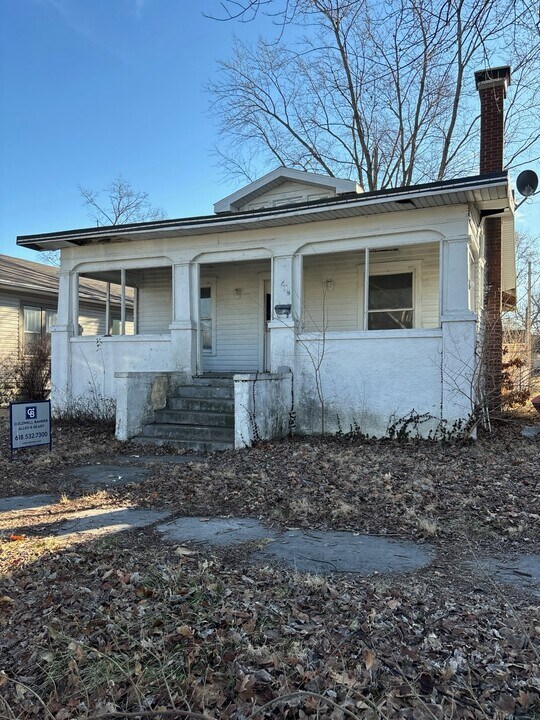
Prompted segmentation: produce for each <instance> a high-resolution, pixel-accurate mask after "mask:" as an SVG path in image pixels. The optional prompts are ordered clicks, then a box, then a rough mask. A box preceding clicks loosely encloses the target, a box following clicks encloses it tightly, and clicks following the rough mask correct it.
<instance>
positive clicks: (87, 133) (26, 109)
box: [0, 0, 540, 259]
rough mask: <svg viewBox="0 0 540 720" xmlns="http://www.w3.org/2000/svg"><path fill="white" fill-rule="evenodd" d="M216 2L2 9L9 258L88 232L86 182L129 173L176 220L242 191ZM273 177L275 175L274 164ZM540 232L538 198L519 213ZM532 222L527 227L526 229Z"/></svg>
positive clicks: (99, 0) (2, 139) (65, 1)
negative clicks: (227, 134) (223, 160)
mask: <svg viewBox="0 0 540 720" xmlns="http://www.w3.org/2000/svg"><path fill="white" fill-rule="evenodd" d="M218 6H219V3H218V0H199V1H198V2H197V0H0V252H2V253H7V254H11V255H19V256H22V257H28V258H31V259H36V255H35V253H33V252H31V251H25V250H21V249H19V248H17V246H16V245H15V238H16V236H17V235H18V234H29V233H34V232H50V231H54V230H65V229H70V228H76V227H84V226H87V225H89V224H91V221H90V220H89V219H88V216H87V214H86V210H85V208H84V207H83V205H82V201H81V198H80V195H79V191H78V189H77V186H78V184H81V185H83V186H85V187H89V188H93V189H96V190H97V189H101V188H103V187H104V186H106V185H107V184H108V183H109V182H110V181H111V180H112V179H113V178H114V177H116V176H117V175H118V174H119V173H121V174H122V175H123V176H124V177H125V178H126V179H128V180H129V181H130V182H131V183H132V184H133V186H134V188H135V189H137V190H145V191H147V192H148V193H149V195H150V198H151V200H152V202H153V204H155V205H159V206H161V207H163V208H164V209H165V210H166V212H167V215H168V217H181V216H184V215H197V214H205V213H210V212H212V205H213V203H214V202H215V201H216V200H219V199H220V198H221V197H223V196H225V195H227V194H228V193H229V192H232V190H233V189H235V187H236V182H234V183H226V182H223V178H222V176H221V174H220V171H219V169H218V168H217V167H216V160H215V157H213V155H212V147H213V145H214V143H215V142H216V139H217V138H216V134H215V127H214V124H213V122H212V120H211V119H210V118H209V116H208V104H209V97H208V95H207V94H206V93H205V92H204V89H203V88H204V85H205V83H207V82H208V80H210V79H211V78H212V77H213V76H215V73H216V72H217V67H216V60H217V59H218V58H222V57H227V56H228V55H229V53H230V50H231V47H232V42H233V38H234V35H235V34H236V35H237V36H239V37H240V38H243V39H246V38H249V37H251V38H253V39H254V38H255V37H256V35H257V34H258V33H259V32H261V30H265V29H268V24H269V23H268V21H266V22H265V21H264V20H263V19H261V20H260V21H258V22H256V23H250V24H240V23H232V22H231V23H223V22H216V21H212V20H210V19H207V18H205V17H204V16H203V11H206V12H211V11H214V12H215V11H216V9H217V8H218ZM269 169H270V168H269ZM520 215H521V216H522V218H523V223H524V226H526V227H528V229H530V230H532V231H533V232H536V227H537V226H538V224H539V218H540V212H539V211H538V202H537V201H536V200H535V201H534V202H533V204H532V205H530V206H528V207H526V208H525V207H524V210H522V211H521V212H520ZM522 226H523V225H522Z"/></svg>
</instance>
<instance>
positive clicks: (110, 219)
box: [39, 175, 167, 267]
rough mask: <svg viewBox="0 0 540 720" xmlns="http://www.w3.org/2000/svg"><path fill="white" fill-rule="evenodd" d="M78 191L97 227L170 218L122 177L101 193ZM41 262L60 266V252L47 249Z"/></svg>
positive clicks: (41, 257) (42, 255)
mask: <svg viewBox="0 0 540 720" xmlns="http://www.w3.org/2000/svg"><path fill="white" fill-rule="evenodd" d="M78 187H79V192H80V193H81V197H82V198H83V200H84V205H85V206H86V209H87V210H88V216H89V217H90V218H91V219H92V221H93V222H95V223H96V225H98V226H99V225H125V224H126V223H132V222H144V221H145V220H162V219H163V218H166V217H167V215H166V213H165V211H164V210H163V208H160V207H155V206H153V205H152V204H151V202H150V199H149V196H148V193H147V192H143V191H140V190H135V189H134V188H133V186H132V184H131V183H130V182H129V180H125V179H124V178H123V177H122V175H118V177H116V178H114V180H112V181H111V183H110V184H109V185H108V186H107V187H106V188H105V189H104V190H102V191H96V190H90V189H88V188H84V187H82V186H81V185H79V186H78ZM39 260H40V262H44V263H46V264H47V265H55V266H56V267H59V265H60V252H59V251H58V250H45V251H43V252H40V253H39Z"/></svg>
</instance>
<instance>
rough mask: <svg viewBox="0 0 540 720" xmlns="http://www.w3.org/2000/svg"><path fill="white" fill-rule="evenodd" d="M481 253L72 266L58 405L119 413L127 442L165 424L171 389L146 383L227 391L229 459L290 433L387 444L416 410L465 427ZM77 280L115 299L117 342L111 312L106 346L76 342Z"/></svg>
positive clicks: (331, 251) (431, 239)
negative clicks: (398, 421) (81, 401)
mask: <svg viewBox="0 0 540 720" xmlns="http://www.w3.org/2000/svg"><path fill="white" fill-rule="evenodd" d="M476 254H477V248H476V247H475V244H474V243H473V242H471V239H470V238H469V237H468V236H461V237H457V238H455V239H443V238H441V236H440V234H439V233H435V232H432V231H425V230H424V231H416V232H415V233H414V234H412V233H401V234H394V235H393V236H388V237H387V238H385V239H384V240H383V239H382V238H371V239H370V240H359V239H358V238H350V239H347V240H343V239H342V240H334V241H324V242H322V241H321V242H309V243H307V244H304V245H303V246H301V247H300V248H299V249H298V250H297V251H296V252H294V253H291V254H287V255H285V254H284V255H277V254H273V255H271V254H270V253H269V252H268V251H267V250H265V249H264V248H254V249H252V250H247V249H244V250H241V251H240V250H236V251H234V252H233V251H220V252H207V253H202V254H200V255H198V256H195V257H194V258H192V259H191V260H190V261H189V262H187V261H186V262H172V261H170V260H168V259H167V258H159V259H156V258H147V259H143V260H139V261H134V260H124V261H122V260H118V261H117V266H116V267H111V265H114V264H115V263H114V261H108V262H107V263H105V262H101V263H85V264H81V266H79V267H78V268H75V269H74V270H72V271H70V272H64V273H61V305H60V308H59V320H58V325H57V328H56V329H55V333H54V336H53V343H55V346H54V348H55V349H54V353H53V388H54V391H53V401H54V403H55V405H56V406H59V407H61V405H62V403H65V402H69V398H70V397H79V396H81V395H84V394H85V393H88V392H89V390H91V391H92V393H93V395H94V396H101V397H106V398H113V399H115V401H116V403H117V408H118V411H117V421H118V418H119V417H121V418H124V419H123V420H120V421H119V425H118V436H119V437H121V438H122V439H127V438H129V437H132V436H133V435H136V434H140V433H141V430H142V428H143V426H145V425H149V424H150V421H151V419H152V417H153V413H154V411H158V412H160V411H164V410H167V409H170V410H174V409H175V408H167V402H168V400H167V398H174V397H175V395H174V391H175V388H174V387H173V388H172V390H171V387H169V384H168V382H169V381H167V383H165V385H166V390H167V392H166V394H165V395H163V392H164V391H163V389H161V390H159V389H158V390H156V387H158V386H160V383H161V385H163V383H162V382H161V381H159V382H157V385H156V378H163V377H167V378H170V377H173V376H174V377H176V378H177V379H176V380H175V382H176V387H179V383H180V384H181V385H182V386H183V387H190V386H196V387H203V386H204V384H205V383H204V379H205V378H206V380H208V379H210V378H214V379H221V380H225V379H232V382H231V387H233V388H234V393H233V395H234V399H235V403H234V423H233V425H234V427H233V430H234V438H233V439H234V445H235V446H236V447H241V446H243V445H245V444H250V443H251V442H252V441H253V440H256V439H258V437H260V438H261V439H264V438H265V437H274V436H276V434H277V435H279V434H283V433H285V432H287V431H288V429H289V426H290V425H291V422H293V423H295V427H296V429H297V430H298V431H300V432H321V431H330V432H333V431H337V430H338V429H340V428H343V427H344V428H346V429H348V428H349V427H352V426H354V427H360V428H361V429H362V430H363V431H364V432H367V433H369V434H376V435H383V434H385V432H386V431H387V428H388V425H389V421H390V419H391V417H401V416H404V415H406V414H407V413H409V412H410V411H411V410H413V409H414V410H415V411H417V412H418V413H423V414H429V415H430V417H431V418H432V422H431V426H430V428H432V427H433V426H434V425H435V424H437V423H439V422H440V421H442V420H449V421H450V422H452V421H453V420H454V419H456V418H459V417H467V416H468V413H469V411H470V404H471V396H470V382H471V374H472V372H473V364H474V352H475V345H476V310H477V301H478V298H479V297H481V293H482V287H481V268H480V267H479V265H478V264H477V262H476ZM105 265H107V266H108V267H105ZM79 277H87V278H92V279H93V280H94V281H101V282H104V283H110V282H117V283H118V284H119V286H120V289H121V297H122V298H123V307H122V311H121V321H120V324H119V325H118V324H117V326H116V328H115V334H113V333H112V332H111V330H110V326H109V325H108V324H107V321H106V318H107V317H108V313H107V309H105V323H104V329H105V332H103V330H102V329H101V328H100V329H98V331H97V332H96V334H95V335H88V334H86V335H81V334H80V333H79V322H78V318H79V315H78V300H77V288H78V280H79ZM62 289H63V292H62ZM127 297H132V302H133V322H132V324H131V325H128V323H127V322H126V318H127V311H126V308H125V305H124V303H125V299H126V298H127ZM60 309H61V310H62V312H60ZM62 316H63V317H64V322H63V323H62V320H61V317H62ZM107 330H108V332H106V331H107ZM224 375H226V376H227V377H226V378H224ZM141 378H142V379H141ZM152 378H153V379H152ZM179 378H180V380H179ZM242 378H243V379H242ZM287 378H292V383H293V384H294V386H293V384H291V385H290V390H289V389H288V387H289V385H288V383H289V380H288V379H287ZM218 384H219V383H218ZM137 388H138V389H137ZM240 388H243V389H242V390H240ZM245 388H249V392H247V391H246V389H245ZM263 388H265V389H264V390H263ZM278 388H280V389H278ZM284 388H285V389H284ZM237 389H238V393H237ZM467 392H468V394H467ZM148 393H150V395H149V394H148ZM152 393H153V396H152ZM160 393H161V394H160ZM259 393H260V397H258V399H257V396H258V394H259ZM287 393H289V395H288V394H287ZM237 395H238V397H237ZM128 396H129V397H128ZM133 397H135V398H137V400H136V402H134V401H133ZM152 397H153V399H152ZM293 397H294V401H293V399H292V398H293ZM156 398H158V399H157V400H156ZM141 399H144V401H143V400H141ZM141 402H142V403H143V405H144V407H139V409H136V407H135V406H139V405H141ZM159 403H161V405H160V404H159ZM257 403H259V406H258V407H253V406H254V405H255V406H257ZM239 408H243V409H242V411H240V409H239ZM201 412H202V410H201ZM242 413H243V417H241V415H242ZM272 413H273V415H272ZM276 413H277V415H276ZM255 415H257V417H258V420H257V422H256V423H255V424H254V423H253V418H254V416H255ZM159 417H161V416H159V415H158V419H159ZM169 417H171V416H169ZM265 417H266V418H270V417H271V418H272V420H271V421H266V420H265ZM136 418H139V419H138V420H136ZM291 418H294V420H293V421H291ZM194 419H197V418H194ZM213 419H214V420H215V419H216V418H213ZM157 424H160V423H159V422H158V423H157ZM161 424H163V423H161ZM176 424H178V425H183V426H185V425H187V423H185V422H182V423H176ZM209 427H212V426H209ZM261 427H263V430H261V429H260V428H261ZM247 428H250V429H249V431H248V430H247ZM152 432H153V431H152ZM187 434H189V433H187ZM209 434H211V431H209ZM217 434H219V433H217ZM185 439H186V440H188V439H189V438H188V437H186V438H185ZM226 441H227V442H229V441H230V438H227V439H226Z"/></svg>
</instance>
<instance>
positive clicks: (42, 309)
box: [20, 301, 58, 355]
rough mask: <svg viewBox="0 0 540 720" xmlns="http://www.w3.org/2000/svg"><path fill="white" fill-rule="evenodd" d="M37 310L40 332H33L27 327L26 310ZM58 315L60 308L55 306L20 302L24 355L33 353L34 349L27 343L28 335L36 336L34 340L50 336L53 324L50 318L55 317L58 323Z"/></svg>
mask: <svg viewBox="0 0 540 720" xmlns="http://www.w3.org/2000/svg"><path fill="white" fill-rule="evenodd" d="M26 310H36V311H37V312H38V313H39V328H40V329H39V332H37V331H36V332H31V331H29V330H26V329H25V311H26ZM57 316H58V310H57V309H56V308H53V307H50V306H49V307H47V306H46V305H45V306H43V305H30V304H27V303H25V302H24V301H21V304H20V318H21V349H22V353H23V355H32V351H31V350H30V347H29V346H28V344H27V337H28V336H30V335H33V336H34V340H35V339H38V340H41V339H42V338H44V337H49V336H50V329H51V327H53V325H51V323H50V320H49V318H51V317H54V318H55V323H54V324H56V317H57Z"/></svg>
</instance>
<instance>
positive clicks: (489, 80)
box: [474, 65, 511, 91]
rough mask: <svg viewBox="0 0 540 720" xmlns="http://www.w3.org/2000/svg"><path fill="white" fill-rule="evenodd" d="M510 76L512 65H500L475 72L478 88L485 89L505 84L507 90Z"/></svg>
mask: <svg viewBox="0 0 540 720" xmlns="http://www.w3.org/2000/svg"><path fill="white" fill-rule="evenodd" d="M510 76H511V68H510V65H499V66H498V67H492V68H485V69H484V70H477V71H476V72H475V73H474V79H475V82H476V89H477V90H483V89H485V88H490V87H498V86H500V85H503V86H504V89H505V91H506V88H507V87H508V86H509V85H510Z"/></svg>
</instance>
